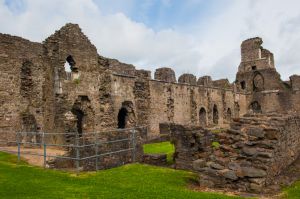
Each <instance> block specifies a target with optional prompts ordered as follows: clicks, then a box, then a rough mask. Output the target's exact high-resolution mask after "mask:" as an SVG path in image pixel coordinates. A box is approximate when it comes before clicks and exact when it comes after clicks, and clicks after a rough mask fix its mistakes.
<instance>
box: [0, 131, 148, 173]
mask: <svg viewBox="0 0 300 199" xmlns="http://www.w3.org/2000/svg"><path fill="white" fill-rule="evenodd" d="M142 128H146V127H136V128H130V129H115V130H108V131H101V132H87V133H83V134H82V135H79V134H78V133H77V132H76V133H46V132H17V133H16V139H15V140H12V141H8V140H0V151H3V152H7V153H14V154H17V156H18V162H19V161H20V160H21V156H22V155H31V156H42V157H43V166H44V168H46V167H47V158H48V159H49V158H58V159H66V160H72V161H75V167H76V170H77V171H78V172H79V171H80V161H87V160H90V159H95V170H99V166H100V165H101V162H100V161H99V159H100V158H101V157H104V156H109V155H116V154H120V156H121V154H122V153H124V152H130V151H131V161H132V162H135V161H136V148H137V131H138V130H139V129H142ZM124 132H125V133H124ZM112 133H115V134H114V135H109V134H112ZM107 135H108V136H107ZM55 136H61V137H65V136H68V137H69V139H71V140H72V141H69V143H66V142H65V143H63V144H59V143H54V142H52V138H53V137H55ZM115 138H116V139H115ZM121 143H123V145H122V144H121ZM107 145H112V146H115V145H117V146H118V147H109V146H108V147H106V148H105V146H107ZM1 146H2V147H1ZM6 146H13V147H16V150H11V147H9V149H6V148H7V147H6ZM123 146H124V147H123ZM50 147H51V148H63V149H65V151H69V152H70V151H71V152H73V154H74V156H73V154H72V153H69V155H68V156H67V155H53V154H51V153H48V149H49V148H50ZM101 147H104V148H105V149H106V150H101ZM25 148H38V149H39V150H37V152H32V151H27V150H25ZM85 148H88V149H87V150H86V149H85ZM114 148H118V149H117V150H113V149H114ZM84 150H86V151H87V153H81V152H82V151H84ZM82 154H85V155H82ZM86 154H87V155H86Z"/></svg>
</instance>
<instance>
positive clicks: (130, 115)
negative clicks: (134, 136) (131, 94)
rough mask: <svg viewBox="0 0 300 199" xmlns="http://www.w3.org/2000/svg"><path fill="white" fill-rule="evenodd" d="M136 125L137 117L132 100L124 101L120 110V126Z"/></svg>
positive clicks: (121, 127)
mask: <svg viewBox="0 0 300 199" xmlns="http://www.w3.org/2000/svg"><path fill="white" fill-rule="evenodd" d="M135 125H136V118H135V113H134V108H133V103H132V102H131V101H124V102H123V103H122V106H121V108H120V110H119V112H118V128H120V129H123V128H130V127H133V126H135Z"/></svg>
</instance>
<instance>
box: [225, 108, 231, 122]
mask: <svg viewBox="0 0 300 199" xmlns="http://www.w3.org/2000/svg"><path fill="white" fill-rule="evenodd" d="M231 118H232V113H231V109H230V108H228V109H227V111H226V119H227V121H228V122H231Z"/></svg>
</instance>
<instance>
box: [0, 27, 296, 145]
mask: <svg viewBox="0 0 300 199" xmlns="http://www.w3.org/2000/svg"><path fill="white" fill-rule="evenodd" d="M0 42H1V47H0V57H1V59H0V66H1V73H0V75H1V82H2V84H1V87H0V95H1V100H2V101H1V102H2V103H1V109H0V111H1V112H2V114H1V116H0V132H1V138H3V139H4V138H5V139H8V138H9V139H14V134H15V132H16V131H45V132H53V133H64V132H74V131H77V130H78V129H77V127H76V125H75V126H74V125H73V126H71V125H70V124H71V123H72V122H71V121H68V120H69V119H70V118H71V120H72V117H70V116H72V115H73V116H74V114H75V115H76V114H83V121H82V123H83V124H82V131H84V132H91V131H100V130H103V129H110V128H117V127H118V125H119V124H118V114H119V110H120V109H122V108H124V109H126V110H127V112H128V118H126V127H132V126H144V125H145V126H148V127H149V136H150V137H155V136H158V135H159V124H160V123H163V122H174V123H178V124H193V125H201V126H204V127H226V126H228V125H229V121H230V119H229V115H231V116H230V118H236V117H239V116H242V115H243V114H245V113H246V112H247V111H248V110H250V109H251V108H252V107H251V104H252V103H253V102H254V101H257V102H258V103H259V104H260V106H261V112H276V111H279V112H284V111H289V112H293V111H294V112H298V111H300V105H299V103H298V101H299V97H300V96H299V95H300V92H299V88H300V86H299V85H300V83H299V82H300V80H299V79H300V78H299V76H296V75H294V76H291V78H290V81H288V82H283V81H281V80H280V76H279V74H278V73H277V72H276V70H275V68H274V58H273V54H272V53H271V52H269V51H268V50H266V49H263V48H262V47H261V44H262V40H261V39H260V38H254V39H249V40H246V41H245V42H243V43H242V46H241V52H242V62H241V64H240V67H239V71H238V73H237V80H236V82H235V83H234V84H230V83H229V82H228V80H226V79H221V80H215V81H213V80H212V79H211V77H209V76H203V77H200V78H198V79H197V78H196V77H195V76H194V75H192V74H183V75H181V76H180V77H179V78H178V82H177V80H176V75H175V73H174V71H173V70H172V69H170V68H160V69H157V70H156V72H155V74H154V76H155V77H154V79H151V73H150V71H145V70H137V69H135V67H134V66H133V65H130V64H124V63H120V62H119V61H117V60H115V59H108V58H105V57H102V56H99V55H98V53H97V49H96V48H95V46H94V45H93V44H91V42H90V41H89V39H88V38H87V37H86V36H85V35H84V34H83V33H82V32H81V30H80V28H79V26H78V25H74V24H67V25H66V26H64V27H62V28H61V29H60V30H59V31H56V32H55V33H54V34H53V35H51V36H50V37H49V38H47V39H46V40H45V41H44V42H43V43H42V44H41V43H34V42H30V41H28V40H25V39H22V38H19V37H14V36H10V35H4V34H1V35H0ZM66 61H67V62H68V63H69V64H70V65H71V68H72V71H71V72H66V71H65V70H64V64H65V63H66ZM252 66H256V68H255V70H253V68H252ZM257 75H258V76H257ZM256 77H257V78H256ZM255 78H256V79H255ZM254 79H255V81H256V82H258V83H257V85H256V87H257V90H255V91H254V90H253V89H254V83H253V82H254ZM242 81H245V84H246V87H245V88H244V89H243V88H241V82H242ZM286 99H288V100H286ZM214 110H217V112H218V114H217V115H218V117H217V118H214V117H213V115H214ZM229 113H230V114H229ZM203 115H204V116H203ZM203 120H205V121H204V122H203ZM30 139H36V138H29V140H30ZM67 140H68V138H66V137H65V136H60V137H59V136H53V138H51V142H55V143H64V142H67Z"/></svg>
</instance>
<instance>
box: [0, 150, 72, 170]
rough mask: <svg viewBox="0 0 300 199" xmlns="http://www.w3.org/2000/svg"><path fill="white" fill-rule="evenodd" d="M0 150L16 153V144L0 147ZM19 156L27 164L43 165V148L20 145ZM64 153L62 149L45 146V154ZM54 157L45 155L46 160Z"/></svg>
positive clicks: (56, 154)
mask: <svg viewBox="0 0 300 199" xmlns="http://www.w3.org/2000/svg"><path fill="white" fill-rule="evenodd" d="M0 151H4V152H9V153H13V154H17V153H18V148H17V146H8V147H0ZM20 151H21V158H22V159H25V160H26V161H27V162H28V163H29V164H31V165H35V166H41V167H42V166H44V157H43V155H44V149H43V148H42V147H41V148H24V147H21V150H20ZM26 153H35V154H38V155H29V154H26ZM65 153H66V151H64V150H62V149H55V148H50V147H49V148H47V150H46V154H47V156H62V155H64V154H65ZM52 159H54V158H50V157H47V158H46V160H47V161H48V160H52Z"/></svg>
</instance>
